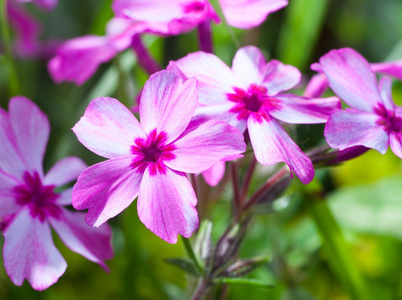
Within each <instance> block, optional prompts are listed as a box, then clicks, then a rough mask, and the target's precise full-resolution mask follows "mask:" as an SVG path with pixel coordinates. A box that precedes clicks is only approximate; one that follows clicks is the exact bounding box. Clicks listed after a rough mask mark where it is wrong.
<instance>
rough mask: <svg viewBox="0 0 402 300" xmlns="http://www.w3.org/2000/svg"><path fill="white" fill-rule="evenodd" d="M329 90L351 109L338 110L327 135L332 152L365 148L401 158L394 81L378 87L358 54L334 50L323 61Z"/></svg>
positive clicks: (400, 114)
mask: <svg viewBox="0 0 402 300" xmlns="http://www.w3.org/2000/svg"><path fill="white" fill-rule="evenodd" d="M320 65H321V68H322V71H323V73H324V74H325V75H326V76H327V78H328V82H329V86H330V87H331V89H332V90H333V91H334V92H335V94H336V95H338V96H339V97H340V98H341V99H342V100H343V101H345V102H346V104H348V105H349V106H350V108H346V109H345V110H341V109H335V110H334V112H333V113H332V115H331V116H330V118H329V120H328V123H327V124H326V126H325V131H324V135H325V137H326V139H327V142H328V144H329V145H330V146H331V147H332V148H336V149H340V150H343V149H346V148H350V147H354V146H364V147H367V148H372V149H376V150H377V151H379V152H380V153H382V154H384V153H385V152H386V151H387V149H388V146H389V145H390V146H391V149H392V151H393V152H394V153H395V154H396V155H397V156H399V157H400V158H402V107H399V106H396V105H395V103H394V101H393V100H392V90H391V85H392V81H391V79H390V78H389V77H385V76H384V77H382V78H381V80H380V82H379V84H377V78H376V76H375V74H374V72H373V70H372V67H371V66H370V64H369V63H368V62H367V61H366V59H364V57H362V56H361V55H360V54H359V53H357V52H356V51H355V50H353V49H350V48H343V49H338V50H332V51H330V52H329V53H327V54H325V55H324V56H323V57H321V59H320Z"/></svg>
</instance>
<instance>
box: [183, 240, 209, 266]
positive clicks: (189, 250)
mask: <svg viewBox="0 0 402 300" xmlns="http://www.w3.org/2000/svg"><path fill="white" fill-rule="evenodd" d="M181 240H182V241H183V245H184V249H185V250H186V253H187V255H188V257H190V259H191V260H192V261H193V262H194V264H195V266H196V267H197V269H198V271H200V273H201V274H204V267H203V264H202V262H201V261H200V259H199V257H198V256H197V255H196V254H195V252H194V250H193V247H192V246H191V243H190V240H189V239H186V238H184V237H183V236H181Z"/></svg>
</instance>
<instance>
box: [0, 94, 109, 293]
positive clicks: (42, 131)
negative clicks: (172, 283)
mask: <svg viewBox="0 0 402 300" xmlns="http://www.w3.org/2000/svg"><path fill="white" fill-rule="evenodd" d="M49 130H50V126H49V121H48V119H47V117H46V116H45V115H44V114H43V113H42V112H41V111H40V110H39V108H38V107H37V106H36V105H35V104H33V103H32V102H31V101H30V100H29V99H27V98H24V97H21V96H18V97H14V98H12V99H11V100H10V104H9V113H7V112H6V111H4V110H3V109H1V108H0V145H1V147H0V219H2V222H1V227H2V229H4V240H5V242H4V247H3V259H4V266H5V269H6V272H7V274H8V275H9V276H10V278H11V280H12V282H13V283H14V284H16V285H22V283H23V281H24V279H27V280H28V282H29V283H30V284H31V286H32V287H33V288H34V289H36V290H44V289H46V288H48V287H49V286H50V285H52V284H54V283H55V282H56V281H57V280H58V278H59V277H60V276H61V275H62V274H63V273H64V271H65V269H66V267H67V264H66V262H65V260H64V259H63V257H62V256H61V254H60V252H59V251H58V250H57V248H56V247H55V246H54V244H53V239H52V235H51V229H50V227H51V226H52V227H53V229H54V230H55V231H56V232H57V233H58V235H59V236H60V238H61V240H62V241H63V242H64V243H65V244H66V245H67V247H69V248H70V249H71V250H72V251H74V252H77V253H79V254H81V255H82V256H84V257H85V258H87V259H89V260H91V261H93V262H96V263H98V264H100V265H101V266H102V267H103V268H105V269H107V266H106V265H105V263H104V260H106V259H110V258H111V257H112V255H113V251H112V248H111V246H110V238H111V230H110V228H109V227H108V226H103V227H102V228H99V229H94V228H92V227H90V226H88V225H87V224H86V223H85V221H84V214H83V213H74V212H72V211H70V210H68V209H66V208H65V207H64V206H68V205H71V193H72V188H69V189H67V190H65V191H64V192H61V193H56V192H55V188H56V187H60V186H63V185H65V184H67V183H69V182H70V181H72V180H74V179H76V178H77V176H78V174H79V173H80V172H81V171H82V170H83V169H84V168H85V167H86V166H85V164H84V163H83V162H82V161H81V160H80V159H79V158H76V157H67V158H64V159H62V160H60V161H59V162H58V163H56V164H55V165H54V166H53V167H52V168H51V169H50V170H49V172H48V173H47V174H46V175H44V173H43V168H42V161H43V156H44V153H45V148H46V143H47V140H48V136H49Z"/></svg>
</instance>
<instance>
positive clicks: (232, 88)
mask: <svg viewBox="0 0 402 300" xmlns="http://www.w3.org/2000/svg"><path fill="white" fill-rule="evenodd" d="M168 69H171V70H176V71H177V72H180V73H182V74H183V75H184V76H186V77H192V76H195V77H196V78H197V79H198V81H199V87H200V103H202V104H204V105H205V106H204V107H200V108H199V109H197V113H196V114H197V115H203V116H208V117H210V118H216V119H220V120H224V121H227V122H228V123H229V124H231V125H233V126H236V127H237V128H239V129H240V130H241V131H242V132H244V131H245V130H246V128H247V129H248V132H249V135H250V140H251V144H252V146H253V148H254V153H255V156H256V159H257V161H258V162H260V163H261V164H263V165H271V164H274V163H278V162H285V163H286V164H287V165H288V166H289V167H290V169H291V171H293V172H295V174H296V175H297V176H298V177H299V179H300V180H301V181H302V182H303V183H308V182H310V181H311V180H312V179H313V177H314V169H313V165H312V163H311V161H310V159H309V158H308V157H307V156H306V155H305V154H304V153H303V152H302V151H301V150H300V148H299V147H298V146H297V145H296V144H295V143H294V142H293V141H292V139H291V138H290V137H289V135H288V134H287V133H286V131H285V130H284V129H283V128H282V126H281V124H280V123H279V122H278V120H279V121H283V122H286V123H293V124H299V123H303V124H314V123H325V122H326V121H327V119H328V116H329V115H330V113H331V111H332V110H333V108H335V107H338V106H339V105H340V103H339V100H338V99H337V98H335V97H332V98H327V99H307V98H303V97H300V96H296V95H292V94H283V93H282V91H284V90H288V89H291V88H292V87H294V86H295V85H296V84H297V83H298V82H299V80H300V72H299V71H298V70H297V69H296V68H295V67H292V66H289V65H284V64H282V63H281V62H279V61H277V60H271V61H270V62H268V63H267V62H266V61H265V58H264V56H263V54H262V53H261V51H260V50H259V49H258V48H256V47H253V46H248V47H243V48H241V49H240V50H239V51H238V52H237V53H236V55H235V57H234V60H233V66H232V68H231V69H230V68H229V67H228V66H226V65H225V64H224V63H223V62H222V61H221V60H220V59H219V58H217V57H216V56H215V55H212V54H208V53H204V52H196V53H192V54H189V55H187V56H186V57H184V58H182V59H179V60H178V61H176V62H171V63H170V65H169V67H168Z"/></svg>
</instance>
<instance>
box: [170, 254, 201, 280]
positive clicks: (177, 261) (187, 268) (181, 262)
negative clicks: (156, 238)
mask: <svg viewBox="0 0 402 300" xmlns="http://www.w3.org/2000/svg"><path fill="white" fill-rule="evenodd" d="M165 261H166V262H167V263H169V264H171V265H173V266H176V267H178V268H179V269H182V270H183V271H184V272H186V273H188V274H191V275H194V276H197V277H199V276H200V275H201V273H200V272H199V270H198V268H197V266H196V265H195V264H194V262H193V261H191V260H189V259H185V258H168V259H165Z"/></svg>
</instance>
